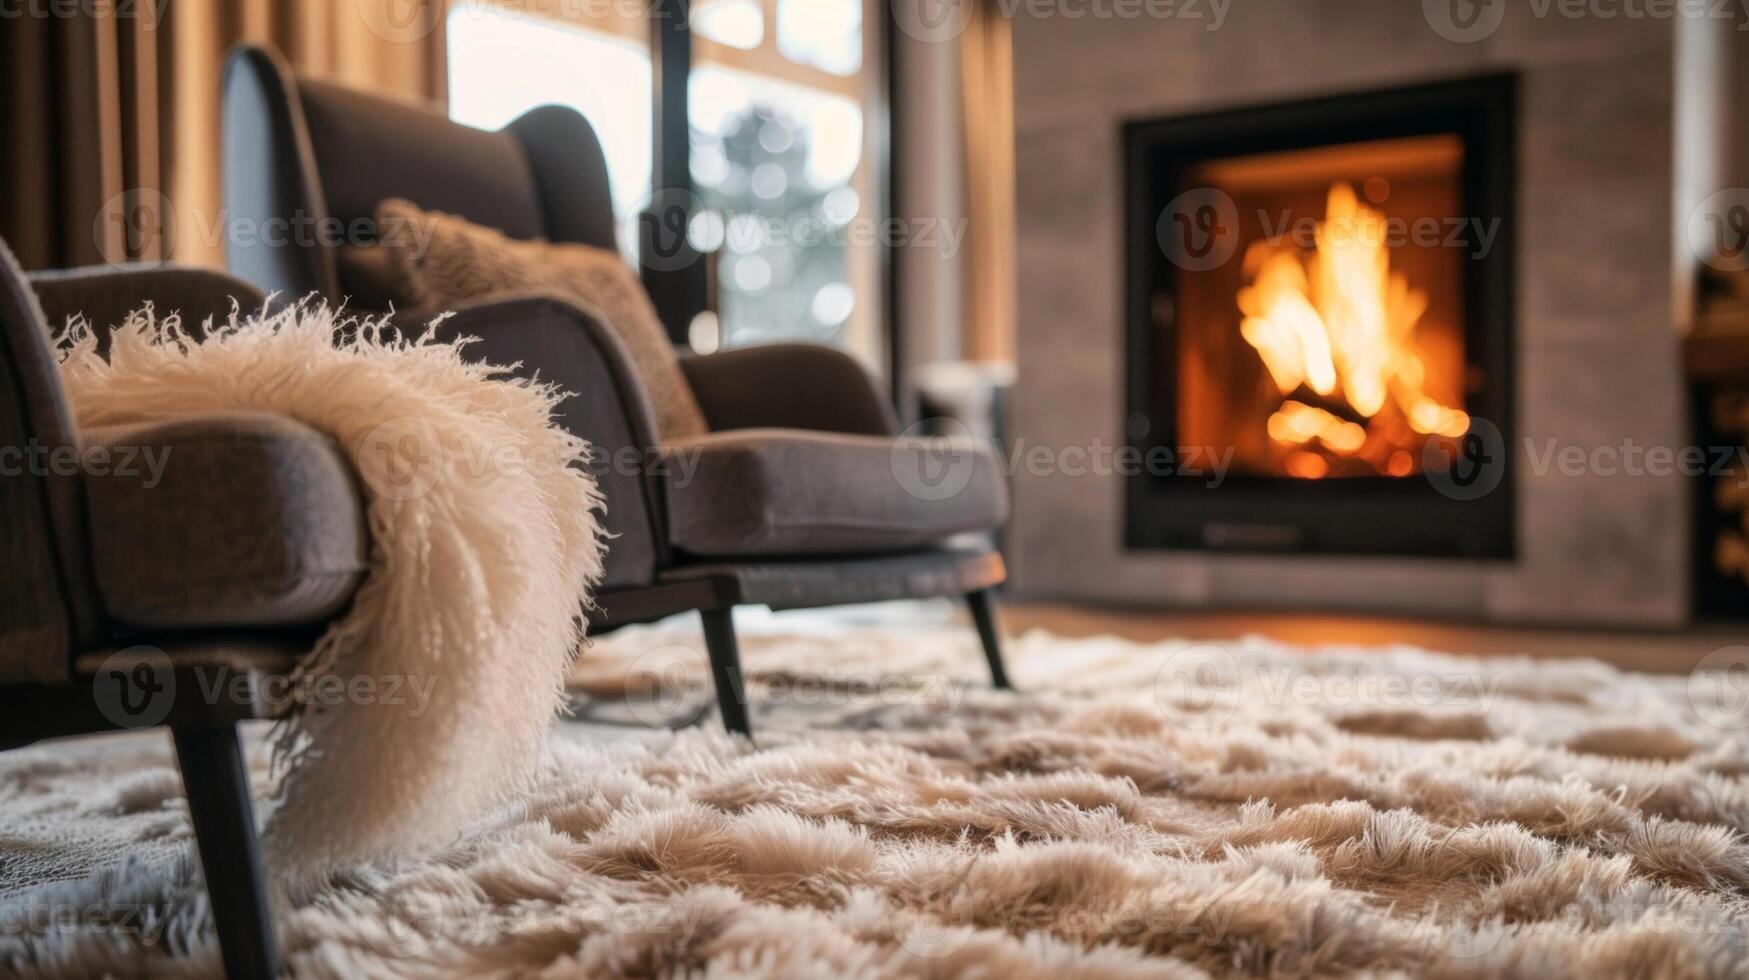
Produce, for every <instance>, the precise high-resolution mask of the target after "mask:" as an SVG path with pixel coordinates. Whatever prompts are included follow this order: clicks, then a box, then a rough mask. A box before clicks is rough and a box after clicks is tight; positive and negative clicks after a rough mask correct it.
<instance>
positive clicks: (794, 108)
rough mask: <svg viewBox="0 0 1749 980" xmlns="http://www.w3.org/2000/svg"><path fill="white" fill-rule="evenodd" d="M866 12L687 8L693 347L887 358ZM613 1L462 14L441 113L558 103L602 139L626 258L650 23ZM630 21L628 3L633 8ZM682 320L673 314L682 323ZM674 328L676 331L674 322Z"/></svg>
mask: <svg viewBox="0 0 1749 980" xmlns="http://www.w3.org/2000/svg"><path fill="white" fill-rule="evenodd" d="M867 8H875V9H877V10H878V9H879V8H878V6H877V5H872V4H869V5H865V4H864V3H863V2H862V0H694V2H693V4H692V6H691V19H690V21H689V22H688V26H689V27H690V33H691V39H690V40H691V46H692V63H693V70H692V74H691V77H690V79H689V84H688V85H687V98H688V102H689V111H688V112H689V116H690V118H689V119H688V120H687V127H688V132H689V135H690V150H691V154H690V155H691V178H692V184H693V188H694V191H695V193H696V194H697V196H698V199H699V200H698V206H699V209H700V210H699V213H697V214H696V215H695V216H694V218H693V221H692V224H691V225H690V226H689V236H690V238H691V240H692V243H693V245H694V246H695V247H696V248H697V249H698V250H699V251H700V252H701V253H704V254H706V255H707V256H709V258H710V262H709V266H708V268H709V269H710V270H711V274H712V275H714V276H715V280H714V282H713V284H712V285H713V286H714V289H711V290H709V293H710V295H712V296H714V297H715V304H714V305H715V310H714V311H713V312H711V313H707V314H704V315H701V316H699V317H697V318H696V319H695V320H694V321H693V323H692V329H691V330H690V331H689V335H690V339H691V340H692V341H693V345H694V346H695V347H696V348H698V349H700V350H707V351H708V350H714V349H717V348H719V347H728V346H741V345H746V344H754V343H764V342H769V341H773V340H809V341H816V342H821V343H833V344H839V345H842V346H845V347H847V348H850V349H852V350H854V351H856V352H858V353H860V354H862V355H863V356H864V357H865V359H866V360H868V361H869V362H870V363H880V362H881V361H882V360H883V359H884V347H885V338H884V335H883V334H882V333H881V332H880V331H881V324H882V323H883V320H882V317H881V302H882V297H881V296H880V295H879V290H878V288H877V285H878V283H877V274H878V266H877V264H876V257H877V249H878V248H879V247H880V241H881V227H880V221H879V218H880V216H879V215H878V214H875V213H874V210H873V204H872V202H874V201H876V200H877V195H876V194H875V186H874V180H875V177H876V175H875V173H874V170H873V168H871V167H869V166H868V165H867V153H866V152H865V148H866V146H867V145H868V140H867V131H868V127H869V126H870V125H871V120H872V119H873V118H874V117H875V114H874V113H871V112H869V111H868V107H869V106H870V105H872V104H873V100H874V99H876V98H878V96H879V90H878V85H879V84H880V79H879V78H878V77H877V73H875V72H869V71H865V70H864V68H865V65H867V64H868V63H870V61H871V60H874V59H870V58H868V57H867V56H866V55H865V51H864V46H865V43H866V39H867V38H869V37H873V36H874V33H873V32H872V31H870V30H867V29H865V24H864V18H865V17H869V16H874V14H871V13H869V10H868V9H867ZM625 9H628V8H627V6H626V5H612V4H599V5H578V6H577V8H576V11H577V12H576V13H575V14H574V15H573V16H572V17H570V18H568V19H566V20H563V21H560V20H556V19H550V18H546V17H542V16H539V15H538V14H536V13H533V12H531V10H529V9H523V8H519V7H517V6H514V5H509V6H504V7H495V6H492V5H491V4H487V3H466V4H458V5H456V6H455V7H454V9H453V10H452V11H451V13H450V15H449V18H448V21H447V27H448V42H449V45H448V46H449V62H448V64H449V93H450V116H451V118H453V119H455V120H456V121H457V122H462V123H466V124H468V125H472V126H479V127H481V128H485V129H496V128H498V127H501V126H503V125H504V124H506V123H508V122H510V121H511V120H512V119H515V118H516V117H517V116H518V115H521V114H522V113H524V112H526V111H528V110H529V109H531V108H534V107H535V106H539V105H544V104H548V103H557V104H560V105H568V106H571V107H573V108H575V109H577V110H578V111H579V112H581V113H582V114H583V115H584V116H585V117H587V118H588V119H589V121H590V123H592V124H593V125H594V127H595V130H596V133H597V134H598V135H599V136H600V138H601V144H602V149H603V151H604V152H605V153H606V156H607V167H608V176H609V179H610V180H611V181H612V184H613V200H614V210H615V214H616V217H617V218H618V220H619V223H620V248H621V249H622V251H624V252H625V254H626V255H627V257H628V260H630V261H633V262H635V261H636V257H637V251H638V240H637V231H638V226H637V219H638V211H639V210H640V209H641V208H642V207H643V206H644V204H645V202H646V201H647V199H648V197H649V194H650V188H651V170H652V159H651V151H652V143H653V140H652V121H651V106H652V102H653V99H652V96H653V91H652V73H651V69H652V62H651V58H650V47H649V45H650V33H651V25H650V24H649V23H648V22H647V21H646V20H645V19H644V18H643V17H642V16H638V15H633V14H627V13H624V12H623V11H624V10H625ZM630 9H636V8H630ZM686 315H689V314H688V313H683V314H682V320H684V317H685V316H686ZM675 326H676V328H677V329H678V328H680V327H684V326H685V324H684V322H682V323H680V324H676V325H675Z"/></svg>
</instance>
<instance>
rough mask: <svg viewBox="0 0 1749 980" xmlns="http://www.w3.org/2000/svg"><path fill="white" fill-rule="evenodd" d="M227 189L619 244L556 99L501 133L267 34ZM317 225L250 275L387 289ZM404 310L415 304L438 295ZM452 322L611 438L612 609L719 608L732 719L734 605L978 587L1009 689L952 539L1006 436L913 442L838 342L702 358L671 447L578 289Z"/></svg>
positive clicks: (723, 675)
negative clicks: (269, 45)
mask: <svg viewBox="0 0 1749 980" xmlns="http://www.w3.org/2000/svg"><path fill="white" fill-rule="evenodd" d="M224 118H225V140H224V143H225V163H224V197H225V207H226V209H227V211H228V213H229V214H230V215H231V216H232V218H233V219H237V220H244V221H249V222H252V223H254V225H255V226H258V227H269V226H273V225H283V226H286V227H290V228H293V229H318V228H322V227H327V228H348V229H354V230H356V229H358V228H361V227H363V228H369V227H370V226H371V223H372V220H373V217H374V215H375V213H376V209H377V206H378V204H379V203H380V202H382V201H383V200H385V199H387V198H390V197H400V198H405V199H408V200H411V201H412V202H413V203H415V204H417V205H419V206H420V207H422V208H425V209H428V210H436V211H443V212H447V213H450V214H455V215H459V216H461V217H464V218H466V219H468V220H470V221H473V222H475V223H477V224H482V225H487V226H490V227H494V228H497V229H498V230H500V231H502V232H503V233H505V234H506V235H508V236H510V237H512V238H522V239H532V238H546V239H548V240H551V241H557V242H577V243H582V244H588V245H593V246H597V247H600V248H609V249H611V248H614V247H615V244H616V243H615V234H614V222H613V214H612V208H611V199H610V197H609V194H608V184H607V168H606V165H605V162H604V160H603V156H602V151H601V146H600V144H599V143H598V142H597V140H596V138H595V134H594V132H593V131H592V130H591V129H590V126H589V124H588V122H586V121H585V120H584V119H583V117H582V116H580V115H578V114H577V113H576V112H574V111H572V110H570V109H566V108H561V107H557V106H544V107H541V108H538V109H534V110H532V111H530V112H528V113H527V114H525V115H523V116H522V117H520V118H518V119H517V120H515V121H513V122H511V123H510V124H509V125H508V126H506V127H505V128H504V129H502V130H500V131H497V132H484V131H481V130H477V129H471V128H468V127H465V126H461V125H457V124H455V123H452V122H450V121H449V120H448V119H447V118H445V117H444V116H443V115H442V114H441V113H438V112H434V111H431V110H429V109H425V108H420V107H412V106H407V105H403V104H399V103H395V102H391V101H388V100H385V99H381V98H378V97H375V96H372V95H368V94H364V93H360V92H355V91H351V90H348V89H345V88H341V87H339V86H336V85H332V84H329V83H326V82H322V81H319V80H315V79H308V78H301V77H297V76H294V75H293V74H292V73H291V71H290V70H289V69H288V68H287V67H286V65H285V64H284V62H283V61H282V60H281V59H279V58H278V57H277V56H275V55H274V54H272V53H271V52H269V51H267V50H265V49H261V48H254V47H244V48H240V49H238V50H237V51H236V52H235V53H234V54H233V55H232V57H231V61H230V64H229V65H228V67H227V69H226V73H225V82H224ZM369 248H371V246H370V245H369V244H367V243H361V242H358V241H353V242H349V243H347V244H344V245H336V243H334V242H333V241H324V240H322V239H321V236H320V235H313V234H312V235H303V236H299V235H290V236H266V235H262V236H247V237H236V238H233V239H231V240H230V247H229V251H228V258H229V265H230V268H231V271H232V272H234V273H236V274H237V275H240V276H242V277H244V278H246V279H249V280H250V281H252V282H254V283H255V284H257V285H258V286H261V287H262V288H264V289H268V290H273V291H277V292H279V293H281V294H283V295H285V296H287V297H299V296H303V295H307V294H311V293H315V294H318V295H320V296H323V297H325V298H327V299H329V300H330V301H339V300H341V299H343V298H344V299H349V300H350V301H351V303H352V306H353V307H354V308H357V307H359V306H361V305H363V306H366V307H370V306H371V305H372V303H371V297H372V296H373V295H375V294H376V290H374V289H373V284H372V282H370V281H369V276H368V275H361V274H360V273H359V272H358V271H357V270H360V269H365V270H368V269H369V268H370V267H371V263H369V262H368V261H360V259H361V258H362V257H364V256H363V255H362V254H361V253H359V252H356V251H353V252H350V253H349V254H346V256H345V258H346V259H347V261H344V262H343V261H342V254H343V250H357V249H365V250H368V249H369ZM422 312H435V311H415V312H413V313H411V314H409V313H407V312H405V311H404V312H403V313H402V314H401V316H400V320H401V322H403V323H408V322H419V319H420V313H422ZM441 331H442V332H443V333H444V335H446V336H456V335H465V336H473V337H477V338H479V341H480V342H479V343H477V344H476V345H475V346H473V347H472V348H470V352H471V355H472V356H474V357H477V358H480V359H482V360H489V361H493V362H496V363H501V364H510V363H519V364H521V365H522V368H521V370H522V371H524V372H526V373H529V374H535V375H538V376H539V377H540V378H541V379H542V380H545V381H548V382H553V383H556V384H558V385H559V386H560V387H561V388H563V389H564V390H566V391H569V392H573V393H575V395H574V397H572V398H571V399H569V400H568V401H566V402H565V403H564V405H563V406H562V408H561V411H562V414H563V418H562V423H563V424H564V425H565V426H566V427H567V428H568V429H569V430H571V431H572V432H574V433H575V434H577V435H578V436H581V437H582V438H584V439H587V440H588V441H589V442H590V443H591V444H592V445H593V446H594V447H595V449H596V451H597V454H598V463H599V464H600V465H599V466H598V472H599V475H600V482H601V487H602V490H603V492H604V494H605V496H606V500H607V514H606V523H607V526H608V529H609V530H610V531H611V532H613V533H614V534H615V535H616V537H615V538H614V539H613V540H612V542H611V543H610V545H609V551H608V556H607V571H606V580H605V582H604V583H603V586H602V588H601V590H600V593H599V596H598V602H599V608H598V610H596V611H595V612H594V613H593V614H592V619H593V620H594V623H593V625H595V626H596V627H598V628H612V627H615V626H619V625H624V624H628V623H636V622H644V621H648V620H652V619H656V618H659V617H663V616H667V615H670V614H673V613H677V612H683V611H687V610H698V611H699V612H700V614H701V615H702V617H703V622H704V629H705V640H706V646H707V648H708V651H709V656H710V661H711V667H712V675H713V679H714V681H715V684H716V694H717V701H718V705H719V708H720V710H721V712H722V715H723V720H724V723H725V724H726V725H727V727H728V728H729V729H730V730H732V731H738V732H743V733H746V732H749V731H750V726H749V720H748V717H747V710H746V702H745V695H744V692H743V688H742V679H741V668H740V660H739V655H738V653H737V650H736V643H735V634H734V626H733V619H732V610H733V608H734V607H735V606H737V605H742V604H763V605H768V606H771V607H773V608H778V609H783V608H796V607H809V606H827V605H837V604H842V603H854V602H872V601H879V600H888V599H905V598H921V597H935V596H963V597H966V598H967V599H968V600H969V602H970V605H971V609H972V612H973V614H974V618H975V620H976V622H977V625H978V628H979V633H980V637H981V638H982V640H983V643H984V649H985V653H986V655H987V658H988V661H989V665H990V670H991V673H992V677H993V679H994V681H995V683H996V684H997V685H998V686H1003V687H1006V686H1007V677H1006V674H1005V672H1004V669H1003V664H1002V657H1001V651H1000V647H999V642H998V628H997V624H996V620H995V604H994V599H993V592H992V590H993V589H994V588H995V587H996V586H997V585H999V584H1001V582H1002V581H1003V580H1004V578H1005V577H1006V571H1005V569H1004V566H1003V563H1002V558H1001V556H1000V555H999V554H997V553H996V552H995V551H993V550H992V549H991V548H990V547H989V546H988V545H985V544H981V543H973V544H970V545H966V544H956V543H952V542H954V541H956V540H960V539H962V538H963V536H965V535H966V533H967V532H970V533H971V534H972V535H973V536H974V537H975V536H976V535H978V534H980V533H985V534H987V532H990V531H992V530H994V529H996V528H998V527H1000V526H1001V524H1002V523H1003V522H1004V520H1005V518H1006V513H1007V506H1008V501H1007V494H1006V484H1005V481H1004V479H1003V476H1002V474H1001V472H1000V467H999V465H998V463H997V461H996V459H995V456H994V454H993V453H992V452H991V451H990V450H989V449H988V448H987V447H984V446H979V445H977V444H974V443H972V442H970V441H969V440H968V441H965V442H961V443H957V444H952V445H948V446H945V447H944V446H942V445H939V444H937V445H932V446H924V445H921V444H917V443H914V442H910V441H904V440H900V439H898V438H897V436H898V431H897V430H898V426H897V422H896V420H895V417H894V414H893V412H892V409H891V407H890V405H889V403H888V401H887V398H886V395H885V393H884V392H882V391H881V389H880V387H879V386H878V385H877V384H876V383H875V382H874V380H873V379H872V378H870V376H869V375H868V373H867V372H866V371H865V370H864V369H863V368H862V367H861V366H860V365H859V364H858V363H857V362H856V361H855V360H854V359H853V358H851V357H849V356H848V355H846V354H844V353H843V352H841V351H838V350H835V349H832V348H827V347H823V346H814V345H807V344H779V345H772V346H767V347H755V348H746V349H739V350H731V351H726V352H723V353H717V354H711V355H706V356H687V357H684V358H683V361H682V366H683V371H684V374H685V377H686V379H687V382H688V384H689V386H690V387H691V389H692V392H693V394H694V396H695V397H696V398H697V400H698V402H699V404H700V406H701V407H702V409H703V411H704V414H705V417H706V421H707V422H708V424H709V427H710V430H711V431H710V433H709V434H708V435H705V436H702V437H697V438H693V439H688V440H685V441H682V442H675V443H671V444H666V445H665V444H663V443H662V442H661V441H660V440H659V439H658V438H657V435H656V428H655V425H654V423H653V413H652V412H651V409H650V405H649V403H648V400H647V398H646V395H645V391H644V388H643V386H642V385H641V384H640V383H639V381H638V378H637V377H636V376H635V374H634V373H633V370H632V367H631V362H630V361H629V360H628V358H627V355H626V352H625V349H624V346H623V345H622V344H621V342H620V340H619V338H618V336H617V335H616V334H615V332H614V331H613V330H612V329H610V328H608V327H607V326H605V325H604V324H602V323H600V322H598V321H597V320H596V318H595V317H594V316H592V315H591V314H589V313H587V312H585V311H584V310H582V309H580V308H579V307H577V306H576V305H574V304H572V303H569V302H566V301H565V300H563V299H559V298H555V297H549V296H526V297H513V298H505V299H502V300H494V301H490V302H485V303H481V304H479V305H475V306H471V307H468V308H464V309H462V310H460V311H458V315H456V316H454V317H452V318H451V319H449V320H448V321H446V322H445V323H444V324H443V325H442V327H441Z"/></svg>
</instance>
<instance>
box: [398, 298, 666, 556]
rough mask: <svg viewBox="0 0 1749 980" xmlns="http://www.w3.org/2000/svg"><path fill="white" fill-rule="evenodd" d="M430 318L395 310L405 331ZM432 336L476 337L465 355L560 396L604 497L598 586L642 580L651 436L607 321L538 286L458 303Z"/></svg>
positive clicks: (655, 511) (654, 499)
mask: <svg viewBox="0 0 1749 980" xmlns="http://www.w3.org/2000/svg"><path fill="white" fill-rule="evenodd" d="M429 319H430V314H428V313H423V312H412V313H397V314H396V315H395V320H396V322H397V323H398V324H400V326H401V329H402V330H403V331H405V332H416V331H417V330H418V329H421V328H422V325H423V324H424V323H426V322H427V321H428V320H429ZM436 336H437V338H438V339H440V340H444V341H449V340H454V339H455V338H457V337H472V338H476V342H475V343H471V344H469V345H468V346H467V347H466V348H465V349H464V352H465V354H466V355H467V357H468V359H469V360H472V361H478V362H485V363H490V364H497V365H503V366H505V367H511V365H515V367H512V368H511V373H513V374H515V375H516V376H518V377H523V378H530V379H534V380H538V381H541V382H543V383H546V384H552V385H556V386H557V387H558V388H559V389H560V390H561V391H563V392H565V393H566V394H567V395H568V396H569V397H567V398H565V399H564V400H563V401H561V402H560V403H559V405H558V408H557V411H556V416H557V421H558V422H559V424H560V425H563V426H564V427H565V430H566V431H568V432H570V433H571V434H572V435H575V436H577V437H578V438H580V439H583V440H586V441H587V442H588V443H589V445H590V446H591V447H592V448H593V454H592V459H591V464H590V471H591V472H592V473H594V475H595V478H596V480H597V483H598V484H599V486H600V488H601V492H602V495H603V497H604V498H605V499H606V501H607V512H606V514H605V515H603V523H604V524H605V526H606V528H607V530H608V532H609V533H610V534H611V535H613V538H612V540H611V541H610V542H609V544H608V549H607V563H606V571H605V575H604V577H603V580H602V585H601V587H602V588H603V589H609V588H616V587H620V586H627V585H647V584H649V583H650V582H652V581H654V579H655V574H656V569H658V568H660V567H662V566H663V565H665V564H667V561H668V551H667V540H668V539H667V536H666V535H665V534H663V533H662V526H663V525H662V524H661V520H662V515H663V512H662V509H661V501H662V486H661V482H660V474H659V470H658V467H657V466H656V465H655V463H656V460H657V458H658V457H657V450H658V448H659V446H660V443H659V441H658V439H657V435H656V423H655V413H654V412H653V411H652V410H651V409H650V403H649V399H648V397H647V396H646V395H645V393H644V388H643V385H642V383H640V382H639V381H638V377H637V374H636V372H635V371H634V370H633V368H632V362H631V355H629V354H628V353H627V352H626V349H625V345H624V343H623V342H621V340H620V339H619V335H618V334H617V333H615V332H614V331H613V330H612V329H611V328H609V327H608V326H607V325H605V324H603V323H602V322H601V321H599V320H598V319H596V318H595V317H594V316H593V315H591V314H589V313H588V312H586V311H584V310H583V309H582V308H580V307H578V306H577V305H576V304H574V303H571V302H568V301H566V300H564V299H560V298H558V297H553V296H546V295H529V296H517V297H511V298H501V299H493V300H489V301H486V302H482V303H479V304H476V305H473V306H467V307H463V308H461V309H459V310H457V311H455V314H454V315H453V316H450V317H448V318H447V319H445V320H444V321H443V322H442V323H440V324H438V326H437V328H436Z"/></svg>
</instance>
